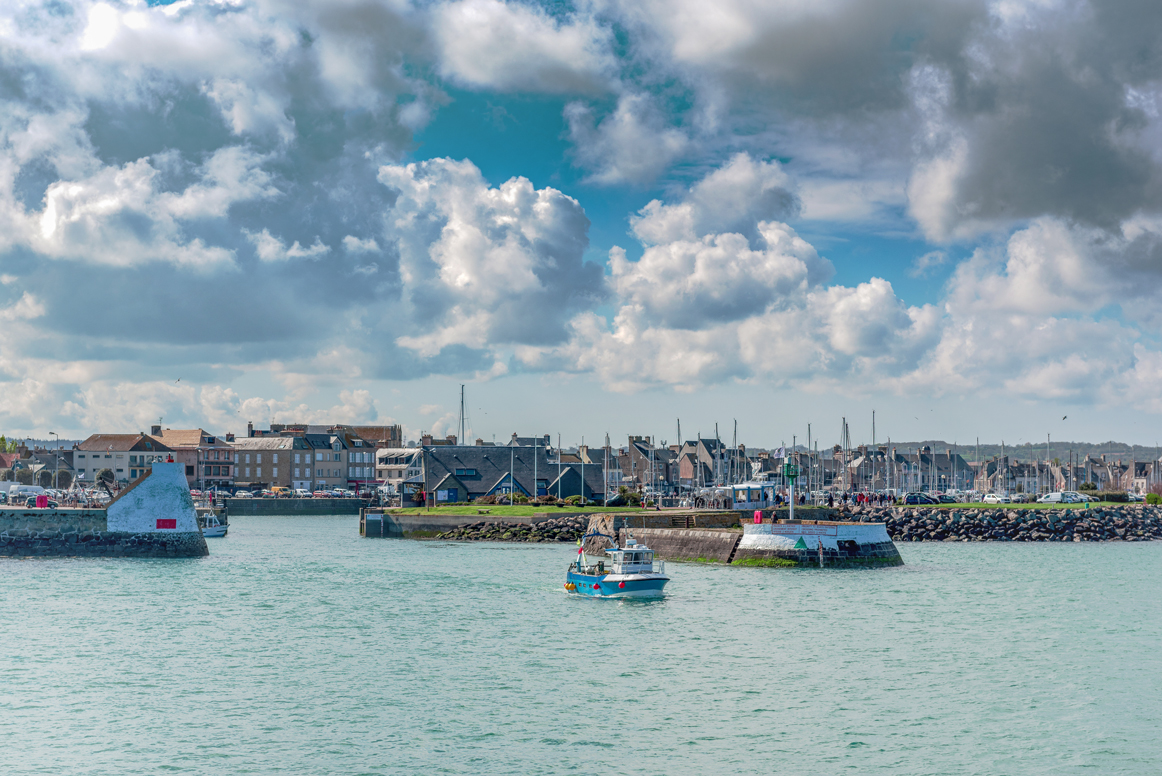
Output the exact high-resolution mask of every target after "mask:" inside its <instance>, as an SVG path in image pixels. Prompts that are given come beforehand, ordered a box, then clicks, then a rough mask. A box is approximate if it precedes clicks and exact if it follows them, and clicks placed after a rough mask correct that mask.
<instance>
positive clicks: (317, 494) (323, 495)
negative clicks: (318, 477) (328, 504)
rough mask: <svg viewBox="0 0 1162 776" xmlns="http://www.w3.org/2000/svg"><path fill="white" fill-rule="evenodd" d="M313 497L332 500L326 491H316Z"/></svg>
mask: <svg viewBox="0 0 1162 776" xmlns="http://www.w3.org/2000/svg"><path fill="white" fill-rule="evenodd" d="M311 495H312V496H313V497H315V498H331V494H330V492H329V491H325V490H316V491H315V492H314V493H312V494H311Z"/></svg>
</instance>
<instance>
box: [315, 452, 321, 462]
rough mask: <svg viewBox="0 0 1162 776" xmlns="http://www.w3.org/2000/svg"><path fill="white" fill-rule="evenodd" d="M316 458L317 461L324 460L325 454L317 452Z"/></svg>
mask: <svg viewBox="0 0 1162 776" xmlns="http://www.w3.org/2000/svg"><path fill="white" fill-rule="evenodd" d="M315 460H316V461H321V460H323V454H322V453H315Z"/></svg>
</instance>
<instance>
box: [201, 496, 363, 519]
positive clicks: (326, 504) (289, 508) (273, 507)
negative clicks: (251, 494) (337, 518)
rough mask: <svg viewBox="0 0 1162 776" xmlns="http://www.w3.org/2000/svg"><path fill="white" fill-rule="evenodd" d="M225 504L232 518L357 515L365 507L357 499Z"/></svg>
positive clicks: (236, 500)
mask: <svg viewBox="0 0 1162 776" xmlns="http://www.w3.org/2000/svg"><path fill="white" fill-rule="evenodd" d="M223 504H224V505H225V506H226V512H227V514H229V515H230V517H240V516H249V517H254V516H258V515H262V516H280V515H281V516H287V515H308V516H319V515H357V514H359V510H360V508H361V507H362V506H363V502H362V501H361V500H360V499H357V498H228V499H223Z"/></svg>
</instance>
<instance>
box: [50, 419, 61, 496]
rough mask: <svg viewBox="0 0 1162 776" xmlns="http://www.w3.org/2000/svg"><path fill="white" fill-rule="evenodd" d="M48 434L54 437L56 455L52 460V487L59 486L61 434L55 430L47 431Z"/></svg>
mask: <svg viewBox="0 0 1162 776" xmlns="http://www.w3.org/2000/svg"><path fill="white" fill-rule="evenodd" d="M48 435H49V436H54V437H56V457H55V458H54V459H53V462H52V486H53V487H54V488H59V487H60V484H61V481H60V474H61V472H60V469H61V435H60V434H58V433H57V432H55V431H50V432H48Z"/></svg>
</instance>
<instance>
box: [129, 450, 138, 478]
mask: <svg viewBox="0 0 1162 776" xmlns="http://www.w3.org/2000/svg"><path fill="white" fill-rule="evenodd" d="M129 463H130V464H135V463H137V456H136V455H131V456H129ZM130 473H131V474H132V472H130Z"/></svg>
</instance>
